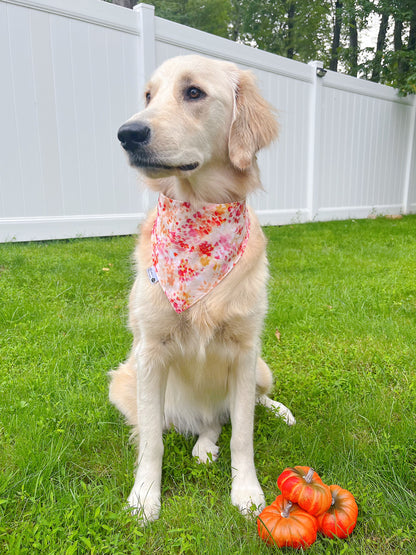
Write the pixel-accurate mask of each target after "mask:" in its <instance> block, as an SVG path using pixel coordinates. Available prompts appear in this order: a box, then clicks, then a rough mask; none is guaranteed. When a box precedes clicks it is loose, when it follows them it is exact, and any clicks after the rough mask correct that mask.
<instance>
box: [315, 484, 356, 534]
mask: <svg viewBox="0 0 416 555" xmlns="http://www.w3.org/2000/svg"><path fill="white" fill-rule="evenodd" d="M329 488H330V490H331V496H332V504H331V506H330V508H329V509H328V510H327V511H326V512H325V513H323V514H322V515H320V516H319V517H318V526H319V531H320V532H322V534H324V535H325V536H328V537H329V538H333V537H334V536H337V537H338V538H346V537H347V536H349V535H350V534H351V532H352V531H353V530H354V528H355V525H356V524H357V516H358V507H357V503H356V502H355V499H354V496H353V495H352V493H350V492H349V491H348V490H346V489H342V488H341V487H340V486H334V485H333V486H329Z"/></svg>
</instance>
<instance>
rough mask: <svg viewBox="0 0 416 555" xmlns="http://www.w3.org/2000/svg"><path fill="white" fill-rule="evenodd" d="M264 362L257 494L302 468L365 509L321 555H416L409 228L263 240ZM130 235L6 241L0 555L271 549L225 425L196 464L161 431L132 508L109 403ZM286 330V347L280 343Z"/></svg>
mask: <svg viewBox="0 0 416 555" xmlns="http://www.w3.org/2000/svg"><path fill="white" fill-rule="evenodd" d="M266 234H267V236H268V240H269V243H268V250H269V260H270V273H271V279H270V286H269V306H270V309H269V314H268V317H267V320H266V324H265V329H264V334H263V357H264V358H265V359H266V360H267V362H268V363H269V365H270V367H271V368H272V370H273V372H274V375H275V378H276V385H275V387H274V391H273V393H274V396H275V398H276V399H279V400H280V401H282V402H283V403H285V404H286V405H287V406H289V407H290V408H291V409H292V410H293V412H294V414H295V416H296V418H297V424H296V426H294V427H292V428H289V427H287V426H286V425H285V424H284V423H283V422H282V421H281V420H279V419H276V418H275V417H274V416H273V415H272V414H271V413H270V412H268V411H267V410H266V409H265V408H264V407H257V409H256V422H255V438H254V442H255V443H254V444H255V459H256V467H257V472H258V476H259V479H260V482H261V484H262V485H263V488H264V491H265V494H266V499H267V501H268V502H271V501H272V500H273V499H274V498H275V496H276V495H277V487H276V479H277V476H278V475H279V473H280V472H281V471H282V470H283V468H284V467H285V466H289V465H294V464H303V465H307V464H310V465H312V466H314V467H315V468H316V469H317V471H318V472H319V473H320V475H321V476H322V478H323V479H324V480H325V481H326V482H328V483H338V484H340V485H341V486H343V487H346V488H347V489H349V490H350V491H351V492H352V493H353V494H354V495H355V497H356V499H357V502H358V506H359V519H358V524H357V527H356V530H355V531H354V533H353V535H352V537H351V538H349V539H348V540H347V541H334V540H329V539H324V538H319V539H318V541H317V542H316V544H314V545H313V546H312V548H311V549H310V550H309V553H310V554H311V555H315V554H337V553H365V554H374V555H383V554H393V553H394V554H397V555H399V554H400V555H403V554H409V555H410V554H412V555H413V554H414V553H415V552H416V518H415V510H414V507H415V504H416V478H415V476H416V475H415V461H416V447H415V446H416V421H415V414H416V395H415V392H416V357H415V336H416V287H415V279H414V276H415V274H416V216H406V217H403V218H402V219H401V220H387V219H384V218H378V219H376V220H362V221H345V222H329V223H311V224H304V225H291V226H284V227H273V228H267V229H266ZM133 248H134V239H133V238H131V237H119V238H110V239H79V240H72V241H61V242H45V243H32V244H29V243H28V244H3V245H0V298H1V299H2V302H1V303H0V466H1V469H2V472H1V473H0V552H1V553H5V554H7V553H11V554H19V555H20V554H25V553H28V554H30V555H33V554H42V555H43V554H45V553H48V555H49V554H59V555H61V554H84V553H88V554H100V555H101V554H106V553H108V554H112V555H117V554H124V553H132V554H139V553H143V554H146V553H149V554H150V553H166V554H178V553H189V554H192V553H201V554H202V553H208V554H213V555H217V554H218V553H233V554H234V553H241V554H246V553H258V554H266V553H271V551H270V549H269V548H268V547H267V546H266V545H263V544H262V543H261V542H260V540H259V539H258V537H257V531H256V524H255V522H253V521H251V520H246V519H245V518H244V517H242V516H241V515H240V514H239V513H238V511H237V510H236V509H235V508H234V507H232V506H231V503H230V501H229V491H230V487H231V472H230V449H229V441H230V435H231V430H230V426H226V427H225V429H224V430H223V432H222V434H221V436H220V440H219V446H220V456H219V459H218V460H217V461H216V462H215V463H214V464H212V465H210V466H205V465H198V464H197V463H196V462H195V461H194V460H193V459H192V455H191V451H192V446H193V443H194V438H192V437H182V436H180V435H178V434H177V433H176V432H175V431H174V430H170V431H169V432H168V433H167V434H166V435H165V456H164V462H163V479H162V488H163V506H162V513H161V518H160V520H159V521H158V522H156V523H154V524H153V525H151V526H149V527H147V528H144V529H143V528H141V527H139V526H138V525H137V522H136V520H135V518H134V517H132V516H131V515H129V513H128V511H126V510H125V508H124V507H125V505H124V503H125V500H126V498H127V495H128V493H129V489H130V488H131V486H132V482H133V469H134V463H135V450H134V447H133V445H131V443H130V442H129V430H128V428H127V427H126V426H125V425H124V423H123V421H122V418H121V417H120V415H119V414H118V412H117V411H116V410H115V409H114V408H113V407H112V406H111V405H110V404H109V402H108V400H107V389H108V379H107V376H106V373H107V371H108V370H110V369H111V368H114V367H115V366H117V364H118V363H119V362H120V361H122V360H124V358H125V357H126V355H127V353H128V350H129V348H130V342H131V337H130V334H129V332H128V331H127V329H126V321H127V298H128V292H129V288H130V287H131V284H132V278H133V276H132V259H131V253H132V250H133ZM276 328H278V329H279V332H280V339H277V337H276Z"/></svg>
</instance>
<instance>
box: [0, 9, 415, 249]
mask: <svg viewBox="0 0 416 555" xmlns="http://www.w3.org/2000/svg"><path fill="white" fill-rule="evenodd" d="M191 53H200V54H203V55H206V56H210V57H213V58H218V59H225V60H229V61H232V62H234V63H236V64H237V65H238V66H239V67H241V68H242V69H250V70H252V71H253V72H254V73H255V74H256V76H257V78H258V82H259V85H260V88H261V90H262V92H263V94H264V96H265V97H266V98H267V99H268V101H269V102H270V103H271V104H272V105H273V106H274V107H275V108H276V110H277V112H278V117H279V121H280V127H281V131H280V138H279V141H278V142H277V143H276V144H274V145H272V146H271V147H270V148H268V149H266V150H265V151H264V152H261V153H260V155H259V163H260V169H261V175H262V181H263V184H264V188H265V192H261V193H258V194H256V195H254V196H253V197H252V198H251V203H252V204H253V205H254V207H255V208H256V210H257V212H258V214H259V216H260V220H261V222H262V223H264V224H266V223H271V224H285V223H288V222H292V221H301V222H302V221H309V220H313V219H317V220H327V219H333V218H345V217H366V216H368V215H369V214H370V213H374V212H376V213H400V212H406V211H411V212H416V129H415V111H416V104H415V99H414V97H410V98H405V99H401V98H399V97H398V95H397V93H396V91H394V90H393V89H390V88H388V87H385V86H382V85H376V84H374V83H368V82H364V81H360V80H357V79H354V78H352V77H347V76H343V75H339V74H336V73H333V72H327V74H326V75H325V77H323V78H320V77H317V75H316V64H310V65H308V64H301V63H299V62H295V61H293V60H288V59H286V58H282V57H280V56H275V55H273V54H270V53H267V52H262V51H259V50H257V49H254V48H250V47H248V46H244V45H241V44H236V43H234V42H231V41H228V40H226V39H223V38H220V37H215V36H212V35H209V34H207V33H203V32H202V31H198V30H195V29H190V28H188V27H184V26H182V25H178V24H176V23H173V22H170V21H166V20H164V19H161V18H159V17H154V9H153V7H151V6H146V5H143V4H142V5H140V6H138V7H136V8H135V10H134V11H133V10H127V9H125V8H121V7H118V6H114V5H111V4H108V3H106V2H103V1H102V0H71V2H70V3H69V2H68V1H67V0H0V67H1V70H2V79H3V86H2V87H1V88H0V121H1V122H2V125H1V128H0V241H7V240H12V239H15V240H22V241H24V240H30V239H47V238H63V237H73V236H77V235H111V234H124V233H132V232H134V231H135V229H136V226H137V224H138V223H139V221H140V220H141V219H142V218H143V216H144V214H145V212H146V211H147V210H148V208H149V206H150V204H152V203H153V202H154V200H155V196H154V195H152V194H149V193H147V192H145V191H144V190H143V189H142V187H141V186H140V184H139V183H138V179H137V177H136V174H135V172H134V171H133V170H131V169H130V168H129V167H128V165H127V163H126V159H125V156H124V154H123V152H122V149H121V148H120V146H119V144H118V141H117V138H116V132H117V129H118V127H119V125H120V124H121V123H122V122H124V121H125V120H126V119H127V118H128V117H130V116H131V115H132V114H133V113H135V112H137V111H138V109H139V108H140V107H142V102H141V100H140V98H141V95H142V89H143V86H144V83H145V81H146V80H147V78H148V77H149V76H150V74H151V72H152V71H153V69H154V68H155V67H156V66H157V65H159V64H160V63H161V62H163V61H164V60H166V59H167V58H170V57H172V56H176V55H179V54H191ZM4 84H5V85H4Z"/></svg>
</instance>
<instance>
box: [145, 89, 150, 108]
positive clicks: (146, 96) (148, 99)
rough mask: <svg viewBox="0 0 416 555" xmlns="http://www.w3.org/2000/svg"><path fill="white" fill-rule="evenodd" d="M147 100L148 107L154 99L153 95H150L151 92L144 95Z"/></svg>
mask: <svg viewBox="0 0 416 555" xmlns="http://www.w3.org/2000/svg"><path fill="white" fill-rule="evenodd" d="M144 97H145V99H146V105H147V104H149V102H150V99H151V98H152V95H151V94H150V92H149V91H147V93H146V94H145V95H144Z"/></svg>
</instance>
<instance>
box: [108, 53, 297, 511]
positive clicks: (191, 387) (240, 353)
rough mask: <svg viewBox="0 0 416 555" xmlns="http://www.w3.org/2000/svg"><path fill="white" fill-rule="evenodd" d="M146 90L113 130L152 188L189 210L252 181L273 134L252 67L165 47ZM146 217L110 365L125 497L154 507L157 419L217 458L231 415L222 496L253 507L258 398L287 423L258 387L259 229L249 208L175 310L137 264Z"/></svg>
mask: <svg viewBox="0 0 416 555" xmlns="http://www.w3.org/2000/svg"><path fill="white" fill-rule="evenodd" d="M145 101H146V108H145V109H144V110H143V111H142V112H140V113H139V114H137V115H135V116H133V117H132V118H131V119H130V120H129V121H128V122H127V123H126V124H124V125H123V126H122V127H121V128H120V130H119V133H118V137H119V139H120V141H121V143H122V146H123V148H124V149H125V150H126V151H127V153H128V156H129V160H130V163H131V165H132V166H134V167H137V168H138V169H140V171H142V172H143V173H144V174H145V175H146V176H147V178H150V179H148V180H147V182H148V185H149V186H150V187H151V188H152V189H154V190H157V191H160V192H162V193H163V194H164V195H165V196H167V197H169V198H171V199H175V200H177V201H186V202H188V203H189V205H190V206H191V207H192V208H193V209H194V210H198V209H199V207H203V206H204V205H207V204H220V203H232V202H235V201H241V200H244V199H245V198H246V196H247V195H248V193H250V192H252V191H254V190H255V189H258V188H259V187H261V185H260V181H259V171H258V167H257V163H256V156H255V154H256V152H257V151H258V150H259V149H261V148H262V147H265V146H266V145H268V144H269V143H270V142H271V141H272V140H273V139H274V138H275V137H276V135H277V124H276V121H275V119H274V117H273V115H272V111H271V108H270V106H269V105H268V103H267V102H266V101H265V100H264V99H263V98H262V97H261V95H260V93H259V91H258V89H257V87H256V85H255V81H254V78H253V75H252V74H251V73H250V72H248V71H241V70H239V69H238V68H237V67H236V66H235V65H234V64H231V63H228V62H221V61H214V60H211V59H207V58H203V57H200V56H184V57H178V58H173V59H170V60H168V61H167V62H165V63H164V64H163V65H162V66H161V67H160V68H159V69H158V70H157V71H156V72H155V74H154V75H153V77H152V78H151V80H150V82H149V84H148V86H147V89H146V93H145ZM155 217H156V214H155V212H153V213H152V214H151V215H150V216H149V217H148V219H147V220H146V221H145V222H144V224H143V226H142V228H141V233H140V238H139V241H138V245H137V248H136V261H137V277H136V280H135V283H134V285H133V289H132V292H131V295H130V327H131V329H132V331H133V335H134V340H133V347H132V351H131V354H130V357H129V358H128V360H127V361H126V362H125V363H124V364H121V365H120V367H119V368H118V369H117V370H116V371H113V372H112V373H111V385H110V400H111V402H112V403H114V405H115V406H116V407H117V408H118V409H119V410H120V411H121V412H122V413H123V414H124V416H125V417H126V419H127V421H128V423H129V424H131V425H132V426H133V427H134V432H135V433H136V434H137V437H138V444H139V445H138V449H139V453H138V468H137V474H136V479H135V482H134V486H133V489H132V491H131V493H130V496H129V498H128V502H129V505H130V506H131V507H132V508H133V510H134V511H135V512H137V514H138V515H139V517H140V518H141V519H142V521H144V522H146V521H151V520H154V519H156V518H158V516H159V511H160V485H161V469H162V457H163V437H162V434H163V430H164V429H166V428H168V427H169V426H171V425H173V426H174V427H175V428H176V429H177V430H178V431H180V432H184V433H191V434H195V435H198V436H199V437H198V440H197V442H196V444H195V447H194V449H193V451H192V454H193V455H194V456H195V457H197V458H198V459H199V461H201V462H208V461H210V460H215V459H216V458H217V456H218V447H217V445H216V442H217V439H218V436H219V434H220V431H221V426H222V424H223V423H224V422H225V421H226V420H227V419H228V418H231V423H232V438H231V469H232V488H231V500H232V503H233V504H234V505H236V506H237V507H238V508H239V510H240V511H241V512H242V513H243V514H248V513H250V512H254V513H256V512H258V511H260V510H261V509H262V507H263V506H264V495H263V492H262V489H261V487H260V484H259V482H258V480H257V476H256V471H255V467H254V461H253V417H254V406H255V403H256V401H257V402H259V403H261V404H263V405H265V406H267V407H268V408H271V409H273V410H274V411H275V412H276V414H279V415H280V416H281V417H283V418H284V419H285V421H286V422H287V423H288V424H294V423H295V419H294V418H293V416H292V414H291V412H290V411H289V409H287V408H286V407H285V406H284V405H282V404H281V403H278V402H276V401H272V400H271V399H269V398H268V397H267V396H266V393H267V392H268V391H269V390H270V389H271V386H272V374H271V372H270V370H269V368H268V366H267V365H266V363H265V362H264V361H263V360H262V359H261V358H259V351H260V339H259V337H260V333H261V330H262V324H263V318H264V315H265V312H266V303H267V299H266V281H267V276H268V272H267V260H266V253H265V244H266V241H265V238H264V235H263V233H262V230H261V228H260V225H259V223H258V221H257V219H256V217H255V215H254V214H253V213H252V212H251V211H250V234H249V239H248V242H247V244H246V247H245V250H244V254H243V255H242V257H241V259H240V260H239V261H238V263H237V264H236V265H235V267H234V269H233V270H232V271H231V272H230V273H229V274H228V275H227V276H226V277H225V278H224V279H223V280H222V281H221V282H220V283H219V284H218V285H217V286H216V287H215V288H214V289H213V290H212V291H210V292H209V293H208V294H207V295H205V296H204V297H203V298H202V299H201V300H199V301H198V302H196V303H195V304H194V305H193V306H191V307H190V308H188V309H187V310H184V311H183V312H181V313H180V314H178V313H177V312H175V310H174V309H173V308H172V306H171V304H170V303H169V301H168V299H167V297H166V295H165V294H164V292H163V290H162V288H161V287H160V284H153V283H151V281H150V280H149V277H148V275H147V269H148V268H150V267H151V266H152V240H151V233H152V228H153V224H154V221H155Z"/></svg>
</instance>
